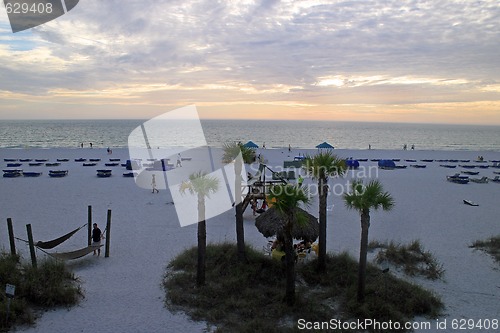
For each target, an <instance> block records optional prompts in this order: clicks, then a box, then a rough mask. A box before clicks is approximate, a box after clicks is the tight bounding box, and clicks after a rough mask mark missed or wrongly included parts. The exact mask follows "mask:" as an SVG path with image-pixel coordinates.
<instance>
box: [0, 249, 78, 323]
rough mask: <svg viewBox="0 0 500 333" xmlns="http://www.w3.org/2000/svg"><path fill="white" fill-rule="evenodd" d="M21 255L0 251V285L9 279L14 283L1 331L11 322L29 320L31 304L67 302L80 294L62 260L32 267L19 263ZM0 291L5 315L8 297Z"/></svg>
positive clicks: (73, 301) (0, 308) (0, 305)
mask: <svg viewBox="0 0 500 333" xmlns="http://www.w3.org/2000/svg"><path fill="white" fill-rule="evenodd" d="M20 259H21V258H20V257H19V256H11V255H10V254H6V253H2V254H0V282H1V285H3V286H5V284H7V283H9V284H13V285H15V286H16V294H15V297H14V298H13V299H11V304H10V311H9V320H8V322H6V320H1V321H0V331H3V330H7V329H8V328H9V327H10V326H11V325H12V324H14V323H20V324H21V323H22V324H32V323H33V322H34V316H33V313H32V310H31V309H32V307H33V306H41V307H44V308H47V307H53V306H70V305H74V304H76V303H77V302H78V300H79V298H80V297H81V296H82V293H81V290H80V287H79V286H77V285H75V281H76V278H75V277H74V275H73V274H72V273H70V272H68V270H67V269H66V266H65V265H64V263H61V262H58V261H55V260H46V261H42V262H40V263H39V265H38V267H37V268H33V267H32V266H31V265H22V264H21V263H20ZM0 295H2V296H1V298H0V301H1V302H0V317H1V318H6V317H7V316H6V315H7V314H6V309H7V302H8V300H7V298H6V297H5V295H4V294H3V293H1V294H0Z"/></svg>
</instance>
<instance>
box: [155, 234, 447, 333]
mask: <svg viewBox="0 0 500 333" xmlns="http://www.w3.org/2000/svg"><path fill="white" fill-rule="evenodd" d="M246 253H247V259H248V262H247V263H246V264H245V263H240V262H238V259H237V255H236V247H235V246H234V244H227V243H226V244H215V245H214V244H212V245H208V246H207V262H206V263H207V271H206V285H205V286H202V287H197V286H196V266H197V259H196V258H197V250H196V248H191V249H189V250H186V251H185V252H183V253H181V254H180V255H179V256H177V257H176V258H175V259H174V260H173V261H171V262H170V264H169V266H168V268H167V273H166V274H165V277H164V280H163V285H164V287H165V290H166V301H165V302H166V304H167V307H168V308H169V309H171V310H178V311H184V312H186V313H187V314H188V315H189V316H190V317H191V318H193V319H194V320H200V321H206V322H207V323H208V325H210V326H215V327H216V331H217V332H295V331H299V329H298V325H297V324H298V319H305V320H307V321H310V322H325V321H329V320H330V319H332V318H335V319H339V320H343V321H345V320H349V319H356V318H369V319H377V320H380V321H387V320H392V321H393V322H394V321H399V322H402V321H406V320H411V319H412V318H414V317H415V316H424V317H433V318H434V317H437V316H439V314H440V311H441V310H442V308H443V304H442V302H441V301H440V299H439V298H438V297H436V296H435V295H434V294H432V293H431V292H429V291H427V290H424V289H423V288H421V287H420V286H417V285H415V284H412V283H409V282H406V281H404V280H401V279H398V278H396V277H394V276H393V275H391V274H390V273H383V272H382V271H381V270H380V269H379V268H377V267H375V266H373V265H368V267H367V283H366V297H365V300H364V302H363V303H362V304H360V303H358V302H357V300H356V292H357V273H358V272H357V270H358V263H357V262H356V261H355V260H354V259H353V258H352V257H350V256H349V255H348V254H345V253H344V254H340V255H336V256H332V255H328V256H327V258H326V271H325V273H323V274H318V273H316V267H317V262H316V260H312V261H310V262H307V263H301V264H299V265H297V271H296V281H297V293H296V297H297V298H296V301H295V303H294V305H293V306H288V305H286V303H285V302H284V296H285V282H286V278H285V270H284V267H283V263H281V262H279V261H276V260H273V259H271V258H270V257H269V256H266V255H264V254H262V253H260V252H257V251H255V250H253V249H252V248H249V247H247V248H246ZM212 328H213V327H212ZM337 332H342V330H337ZM349 332H352V330H351V331H349Z"/></svg>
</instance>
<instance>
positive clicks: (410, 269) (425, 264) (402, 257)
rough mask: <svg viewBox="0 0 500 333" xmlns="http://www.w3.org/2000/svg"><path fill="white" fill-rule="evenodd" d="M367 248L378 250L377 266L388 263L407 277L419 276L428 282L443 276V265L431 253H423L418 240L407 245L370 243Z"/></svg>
mask: <svg viewBox="0 0 500 333" xmlns="http://www.w3.org/2000/svg"><path fill="white" fill-rule="evenodd" d="M369 248H371V249H376V248H379V249H380V251H379V252H378V253H377V256H376V259H375V260H376V262H377V263H378V264H381V263H383V262H389V263H391V264H392V265H394V266H396V267H399V268H402V270H403V272H404V273H405V274H406V275H408V276H416V275H419V276H423V277H425V278H427V279H430V280H437V279H441V278H442V277H443V275H444V268H443V265H442V264H440V263H439V262H438V261H437V259H436V258H435V257H434V255H433V254H432V253H431V252H429V251H425V250H424V249H423V247H422V244H421V243H420V241H418V240H414V241H412V242H411V243H410V244H408V245H404V244H397V243H394V242H393V241H391V242H390V243H380V242H371V243H370V244H369Z"/></svg>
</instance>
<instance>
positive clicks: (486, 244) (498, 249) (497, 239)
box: [470, 235, 500, 263]
mask: <svg viewBox="0 0 500 333" xmlns="http://www.w3.org/2000/svg"><path fill="white" fill-rule="evenodd" d="M470 247H471V248H474V249H479V250H482V251H484V252H486V253H488V254H489V255H491V256H492V257H493V259H495V261H496V262H497V263H500V235H498V236H493V237H490V238H488V239H487V240H477V241H475V242H474V243H472V245H471V246H470Z"/></svg>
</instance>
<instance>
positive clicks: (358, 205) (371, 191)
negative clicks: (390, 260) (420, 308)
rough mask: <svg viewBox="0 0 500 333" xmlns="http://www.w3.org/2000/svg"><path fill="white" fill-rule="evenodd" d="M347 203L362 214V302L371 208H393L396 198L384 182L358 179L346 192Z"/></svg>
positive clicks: (359, 272) (347, 205) (360, 270)
mask: <svg viewBox="0 0 500 333" xmlns="http://www.w3.org/2000/svg"><path fill="white" fill-rule="evenodd" d="M344 201H345V205H346V207H347V208H349V209H355V210H357V211H359V212H360V214H361V244H360V250H359V269H358V301H359V302H362V301H363V300H364V297H365V283H366V256H367V253H368V229H369V228H370V209H375V210H377V209H379V208H382V209H383V210H386V211H388V210H391V209H392V207H393V206H394V199H393V198H392V196H391V195H390V194H389V192H384V188H383V187H382V184H381V183H380V182H379V181H378V180H371V181H370V182H368V185H364V184H363V182H361V181H359V180H357V181H355V182H353V184H352V192H350V193H346V194H344Z"/></svg>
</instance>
